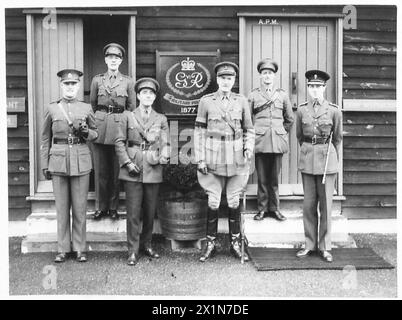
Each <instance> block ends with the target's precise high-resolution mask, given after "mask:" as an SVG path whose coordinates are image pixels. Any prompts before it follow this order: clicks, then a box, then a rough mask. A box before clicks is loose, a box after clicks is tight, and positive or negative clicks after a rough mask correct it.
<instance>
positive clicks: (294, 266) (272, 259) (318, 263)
mask: <svg viewBox="0 0 402 320" xmlns="http://www.w3.org/2000/svg"><path fill="white" fill-rule="evenodd" d="M299 250H300V249H281V248H262V247H249V248H248V252H249V254H250V257H251V260H252V263H253V264H254V266H255V267H256V268H257V270H258V271H273V270H303V269H323V270H324V269H327V270H343V269H344V268H345V267H346V266H348V267H354V268H355V269H356V270H363V269H393V268H394V266H393V265H391V264H390V263H388V262H387V261H385V260H384V259H383V258H382V257H380V256H379V255H378V254H376V253H375V252H374V251H373V250H372V249H371V248H334V249H332V250H331V254H332V256H333V258H334V261H333V262H332V263H328V262H325V261H324V260H322V258H321V257H320V256H319V255H318V253H315V252H314V253H312V254H310V255H309V256H307V257H305V258H297V257H296V253H297V251H299Z"/></svg>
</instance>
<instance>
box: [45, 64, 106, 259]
mask: <svg viewBox="0 0 402 320" xmlns="http://www.w3.org/2000/svg"><path fill="white" fill-rule="evenodd" d="M57 75H58V76H59V77H60V79H61V80H60V87H61V92H62V99H61V100H59V101H57V102H53V103H51V104H50V105H49V106H48V107H47V108H46V109H45V119H44V122H43V130H42V137H41V146H40V153H41V167H42V170H43V174H44V176H45V178H46V179H47V180H50V179H51V180H52V184H53V193H54V197H55V202H56V212H57V251H58V254H57V255H56V258H55V260H54V261H55V262H57V263H60V262H64V261H65V259H66V254H67V253H68V252H70V251H71V242H72V250H73V251H74V252H76V254H77V256H76V258H77V261H79V262H86V261H87V257H86V253H85V252H86V213H87V197H88V186H89V174H90V172H91V169H92V159H91V152H90V150H89V148H88V146H87V144H86V142H87V141H91V140H93V139H95V138H96V137H97V136H98V134H97V130H96V126H95V118H94V114H93V112H92V108H91V105H89V104H87V103H84V102H81V101H78V100H77V94H78V91H79V89H80V77H81V76H82V72H81V71H78V70H74V69H65V70H61V71H59V72H58V73H57ZM70 208H71V209H72V219H73V221H72V230H71V229H70Z"/></svg>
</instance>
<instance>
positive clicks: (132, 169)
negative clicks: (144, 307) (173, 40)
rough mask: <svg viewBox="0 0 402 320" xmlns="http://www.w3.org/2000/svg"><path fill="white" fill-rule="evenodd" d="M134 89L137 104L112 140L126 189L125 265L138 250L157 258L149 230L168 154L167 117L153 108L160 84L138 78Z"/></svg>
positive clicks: (133, 259)
mask: <svg viewBox="0 0 402 320" xmlns="http://www.w3.org/2000/svg"><path fill="white" fill-rule="evenodd" d="M135 91H136V92H137V97H138V100H139V102H140V105H139V106H138V108H137V109H135V110H134V111H129V110H126V111H124V113H123V118H122V122H121V126H120V128H119V133H118V136H117V138H116V142H115V148H116V154H117V156H118V159H119V163H120V166H121V168H120V174H119V178H120V179H121V180H123V181H124V189H125V191H126V206H127V247H128V260H127V264H128V265H130V266H134V265H136V264H137V262H138V253H139V250H140V249H141V250H142V251H143V253H144V254H145V255H147V256H149V257H151V258H155V259H157V258H159V254H158V253H157V252H156V251H155V250H154V249H153V248H152V245H151V240H152V230H153V225H154V216H155V212H156V207H157V203H158V194H159V186H160V184H161V182H162V181H163V176H162V165H163V164H167V163H168V161H169V157H170V143H169V126H168V121H167V118H166V117H165V116H164V115H163V114H160V113H158V112H156V111H155V110H154V109H153V108H152V105H153V103H154V101H155V98H156V94H157V92H158V91H159V83H158V82H157V81H156V80H155V79H153V78H141V79H139V80H137V82H136V83H135ZM141 209H143V210H142V212H143V215H142V231H141V233H140V218H141Z"/></svg>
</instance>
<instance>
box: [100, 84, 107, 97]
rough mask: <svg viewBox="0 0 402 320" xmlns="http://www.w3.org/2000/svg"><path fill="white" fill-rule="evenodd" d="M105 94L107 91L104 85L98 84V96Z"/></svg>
mask: <svg viewBox="0 0 402 320" xmlns="http://www.w3.org/2000/svg"><path fill="white" fill-rule="evenodd" d="M106 95H107V92H106V89H105V87H104V86H100V87H99V88H98V96H106Z"/></svg>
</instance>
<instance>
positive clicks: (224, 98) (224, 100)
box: [222, 96, 229, 108]
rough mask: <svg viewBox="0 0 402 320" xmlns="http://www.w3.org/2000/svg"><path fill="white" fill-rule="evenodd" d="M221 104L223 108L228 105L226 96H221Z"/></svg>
mask: <svg viewBox="0 0 402 320" xmlns="http://www.w3.org/2000/svg"><path fill="white" fill-rule="evenodd" d="M222 102H223V105H224V106H225V108H226V107H227V106H228V104H229V98H228V96H223V97H222Z"/></svg>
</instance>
